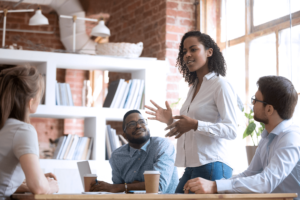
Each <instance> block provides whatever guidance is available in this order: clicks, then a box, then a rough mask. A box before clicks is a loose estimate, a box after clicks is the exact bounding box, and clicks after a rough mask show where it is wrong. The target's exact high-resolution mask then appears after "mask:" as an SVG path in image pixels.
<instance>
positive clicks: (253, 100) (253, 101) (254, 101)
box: [251, 96, 268, 105]
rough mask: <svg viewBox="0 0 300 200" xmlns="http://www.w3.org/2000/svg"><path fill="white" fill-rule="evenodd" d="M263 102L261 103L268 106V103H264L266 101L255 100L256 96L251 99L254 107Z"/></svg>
mask: <svg viewBox="0 0 300 200" xmlns="http://www.w3.org/2000/svg"><path fill="white" fill-rule="evenodd" d="M257 101H258V102H261V103H263V104H266V105H267V104H268V103H267V102H264V101H260V100H257V99H255V96H253V97H252V98H251V103H252V105H254V104H255V103H256V102H257Z"/></svg>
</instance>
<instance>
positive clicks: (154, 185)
mask: <svg viewBox="0 0 300 200" xmlns="http://www.w3.org/2000/svg"><path fill="white" fill-rule="evenodd" d="M144 178H145V187H146V193H152V194H157V193H158V187H159V178H160V172H159V171H155V170H153V171H145V172H144Z"/></svg>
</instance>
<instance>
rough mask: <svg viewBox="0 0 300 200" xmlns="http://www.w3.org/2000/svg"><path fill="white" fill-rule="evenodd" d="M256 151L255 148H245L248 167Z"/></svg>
mask: <svg viewBox="0 0 300 200" xmlns="http://www.w3.org/2000/svg"><path fill="white" fill-rule="evenodd" d="M256 149H257V146H246V152H247V158H248V165H250V163H251V161H252V158H253V156H254V154H255V151H256Z"/></svg>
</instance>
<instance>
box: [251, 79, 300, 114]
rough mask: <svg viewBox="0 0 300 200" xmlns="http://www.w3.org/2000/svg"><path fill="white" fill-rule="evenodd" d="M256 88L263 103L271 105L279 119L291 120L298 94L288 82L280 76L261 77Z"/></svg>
mask: <svg viewBox="0 0 300 200" xmlns="http://www.w3.org/2000/svg"><path fill="white" fill-rule="evenodd" d="M257 86H258V89H259V90H260V91H261V93H262V95H263V101H264V102H266V103H268V104H270V105H272V106H273V107H274V109H275V110H276V111H277V112H278V115H279V116H280V118H281V119H290V118H292V116H293V113H294V110H295V107H296V104H297V101H298V94H297V91H296V90H295V88H294V85H293V83H292V82H291V81H290V80H288V79H287V78H285V77H282V76H263V77H261V78H260V79H259V80H258V81H257Z"/></svg>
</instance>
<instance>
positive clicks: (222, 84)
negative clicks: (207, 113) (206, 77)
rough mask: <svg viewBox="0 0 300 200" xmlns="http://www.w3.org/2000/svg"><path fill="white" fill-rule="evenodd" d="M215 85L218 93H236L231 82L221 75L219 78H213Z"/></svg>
mask: <svg viewBox="0 0 300 200" xmlns="http://www.w3.org/2000/svg"><path fill="white" fill-rule="evenodd" d="M213 82H214V83H213V84H214V88H216V90H217V91H220V92H225V91H227V92H229V91H233V92H234V88H233V86H232V84H231V82H230V81H229V80H228V79H227V78H226V77H223V76H221V75H219V76H217V75H215V76H214V77H213Z"/></svg>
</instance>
